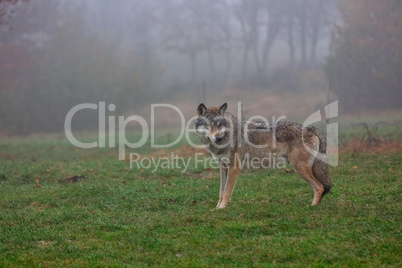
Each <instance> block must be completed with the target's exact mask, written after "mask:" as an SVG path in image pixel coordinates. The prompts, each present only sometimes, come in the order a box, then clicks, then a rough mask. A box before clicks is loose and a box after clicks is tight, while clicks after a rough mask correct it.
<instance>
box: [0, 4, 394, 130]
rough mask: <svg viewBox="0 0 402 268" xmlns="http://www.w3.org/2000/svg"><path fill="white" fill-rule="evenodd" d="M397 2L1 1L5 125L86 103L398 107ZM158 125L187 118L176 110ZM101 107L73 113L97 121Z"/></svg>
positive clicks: (27, 123)
mask: <svg viewBox="0 0 402 268" xmlns="http://www.w3.org/2000/svg"><path fill="white" fill-rule="evenodd" d="M401 10H402V2H401V1H398V0H389V1H377V0H367V1H366V0H352V1H346V0H344V1H342V0H338V1H337V0H326V1H322V0H280V1H279V0H221V1H206V0H152V1H143V0H130V1H129V0H126V1H123V0H122V1H114V2H112V1H107V0H85V1H66V0H57V1H56V0H28V1H24V0H20V1H18V0H12V1H7V0H0V23H1V24H0V115H1V117H0V135H4V136H6V135H26V134H31V133H45V132H62V131H63V130H64V120H65V116H66V114H67V113H68V111H69V110H70V109H71V108H72V107H73V106H75V105H77V104H80V103H86V102H89V103H95V104H98V103H99V102H100V101H105V102H106V105H109V104H111V103H113V104H115V105H116V110H115V111H114V112H109V113H108V115H115V116H118V115H125V116H127V115H134V114H137V115H141V116H144V117H149V115H150V112H151V110H150V104H152V103H170V104H173V105H176V106H177V107H178V108H180V109H181V110H182V111H183V112H184V113H185V114H186V116H192V115H194V114H195V113H196V107H197V105H198V104H199V103H200V102H205V103H206V105H207V106H218V105H221V104H222V103H224V102H228V104H229V111H232V112H236V108H237V104H236V103H237V101H241V102H242V104H243V109H244V111H243V112H244V113H245V115H246V116H248V117H249V116H252V115H256V114H260V115H263V116H265V117H266V118H269V119H270V118H271V117H272V116H273V115H275V116H277V117H278V116H280V115H287V116H288V118H289V119H293V118H294V119H295V120H301V119H305V118H306V117H307V116H308V115H310V114H312V113H313V112H315V111H316V110H317V109H320V108H323V107H324V106H325V105H326V104H327V103H329V102H330V101H334V100H339V105H340V115H350V116H352V117H353V116H357V117H362V116H364V115H365V113H367V112H371V113H374V114H378V113H382V112H384V111H391V114H394V115H395V114H397V115H398V114H399V111H400V109H401V108H402V102H401V89H402V81H401V79H402V72H401V70H402V53H401V47H402V12H401ZM158 120H159V121H158V123H159V124H160V125H161V126H174V125H175V124H178V123H180V121H179V117H178V116H177V114H175V113H174V112H172V111H166V112H163V113H160V114H159V115H158ZM97 127H98V113H97V111H93V110H87V111H85V112H82V113H79V114H77V116H76V117H74V123H73V128H74V129H76V130H96V129H97Z"/></svg>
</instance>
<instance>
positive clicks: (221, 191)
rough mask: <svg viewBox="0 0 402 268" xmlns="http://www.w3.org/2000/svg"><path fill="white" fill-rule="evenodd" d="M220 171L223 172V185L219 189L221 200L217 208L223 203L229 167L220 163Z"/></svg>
mask: <svg viewBox="0 0 402 268" xmlns="http://www.w3.org/2000/svg"><path fill="white" fill-rule="evenodd" d="M220 173H221V186H220V189H219V201H218V204H217V205H216V207H217V208H219V206H220V204H221V203H222V199H223V192H224V191H225V186H226V181H227V178H228V168H227V167H226V165H224V164H223V163H220Z"/></svg>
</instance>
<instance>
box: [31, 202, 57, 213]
mask: <svg viewBox="0 0 402 268" xmlns="http://www.w3.org/2000/svg"><path fill="white" fill-rule="evenodd" d="M28 207H29V208H31V209H34V210H37V211H39V212H42V211H45V209H49V208H53V206H52V205H49V204H43V203H40V202H32V203H31V204H30V205H29V206H28Z"/></svg>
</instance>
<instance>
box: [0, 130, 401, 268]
mask: <svg viewBox="0 0 402 268" xmlns="http://www.w3.org/2000/svg"><path fill="white" fill-rule="evenodd" d="M130 150H131V152H133V151H134V150H133V149H130ZM130 150H128V152H130ZM135 152H139V153H149V152H150V150H149V149H147V148H144V149H141V150H140V151H135ZM339 162H340V165H339V166H338V167H336V168H331V170H330V173H331V177H332V180H333V189H332V194H329V195H327V196H325V198H324V200H323V203H322V204H321V205H319V206H316V207H311V206H309V204H310V203H311V200H312V197H313V192H312V190H311V188H310V187H309V185H308V184H307V183H305V182H304V181H303V180H302V179H301V178H300V177H299V176H297V175H296V174H295V173H293V172H292V171H291V169H290V168H286V169H276V170H257V171H244V172H243V173H242V175H241V177H240V178H239V180H238V183H237V186H236V189H235V192H234V194H233V199H232V203H231V204H230V205H229V206H228V207H227V208H226V209H224V210H219V211H216V210H212V209H213V208H214V207H215V205H216V202H217V201H218V188H219V172H218V170H216V169H211V170H210V169H207V170H203V169H199V168H198V169H196V168H195V167H194V163H193V164H192V165H191V167H190V168H189V170H187V173H185V174H183V173H181V171H180V170H179V169H164V170H158V171H157V172H155V173H152V172H151V171H150V170H146V169H145V170H144V169H137V168H133V169H130V166H129V163H128V162H126V161H118V158H117V152H116V150H111V149H87V150H85V149H77V148H75V147H73V146H72V145H70V144H69V143H68V141H66V140H65V138H63V137H60V138H56V137H53V138H50V139H49V138H47V139H45V138H41V139H24V140H22V139H20V140H7V141H2V142H0V187H1V195H0V209H1V212H0V241H1V243H0V267H31V266H33V267H87V266H96V267H99V266H115V267H116V266H117V267H120V266H123V267H124V266H136V267H147V266H165V267H236V266H238V267H270V266H296V267H304V266H313V267H325V266H339V267H340V266H342V267H344V266H346V267H365V266H369V267H379V266H386V267H401V266H402V258H401V253H402V236H401V223H402V222H401V215H402V214H401V212H402V210H401V201H402V200H401V183H402V155H401V153H396V154H386V155H375V154H363V153H358V154H342V155H340V159H339ZM199 171H201V173H197V172H199ZM73 176H77V177H76V178H77V182H76V183H61V182H59V180H65V179H66V178H71V177H73Z"/></svg>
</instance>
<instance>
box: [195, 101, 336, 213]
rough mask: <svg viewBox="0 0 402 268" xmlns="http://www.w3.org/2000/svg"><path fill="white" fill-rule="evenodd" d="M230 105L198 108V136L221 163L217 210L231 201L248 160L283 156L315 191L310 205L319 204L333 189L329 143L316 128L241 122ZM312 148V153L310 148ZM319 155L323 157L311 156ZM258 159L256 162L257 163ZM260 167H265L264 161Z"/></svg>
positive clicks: (196, 123)
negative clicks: (228, 110) (329, 165)
mask: <svg viewBox="0 0 402 268" xmlns="http://www.w3.org/2000/svg"><path fill="white" fill-rule="evenodd" d="M226 109H227V104H226V103H225V104H223V105H221V106H220V107H211V108H207V107H206V106H205V105H204V104H203V103H201V104H200V105H199V106H198V108H197V114H198V117H197V120H196V121H195V129H196V133H197V134H198V136H199V137H200V140H201V142H202V143H203V144H205V145H206V147H207V149H208V150H209V151H210V152H211V154H212V156H213V157H214V158H215V160H216V161H217V162H218V163H219V166H220V177H221V185H220V191H219V201H218V204H217V208H225V207H226V206H227V205H228V203H230V201H231V197H232V192H233V189H234V187H235V184H236V181H237V177H238V175H239V172H240V170H241V169H242V168H244V166H246V168H249V166H250V165H249V163H247V161H250V159H251V161H254V163H256V162H258V160H259V159H260V160H261V159H265V160H267V159H271V157H272V156H274V157H275V158H280V157H282V158H283V159H285V160H286V161H287V162H289V163H290V164H291V165H292V167H293V169H294V170H295V172H296V173H297V174H299V175H300V176H301V177H302V178H303V179H304V180H305V181H306V182H307V183H308V184H310V186H311V188H313V191H314V198H313V201H312V204H311V205H317V204H319V203H320V202H321V200H322V197H323V196H324V195H325V194H326V193H328V192H329V191H330V189H331V178H330V177H329V171H328V161H327V156H326V141H325V139H324V137H323V135H322V133H321V131H320V130H319V129H317V128H315V127H305V128H303V126H302V125H300V124H298V123H293V122H279V123H272V124H271V123H259V122H254V121H246V122H240V120H239V119H237V118H236V117H235V116H233V115H232V114H230V113H228V112H226ZM307 147H308V148H310V150H309V149H308V148H307ZM312 151H314V152H319V153H320V154H318V153H317V154H315V155H314V154H313V153H311V152H312ZM255 159H257V161H255ZM260 164H263V161H261V163H260Z"/></svg>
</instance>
